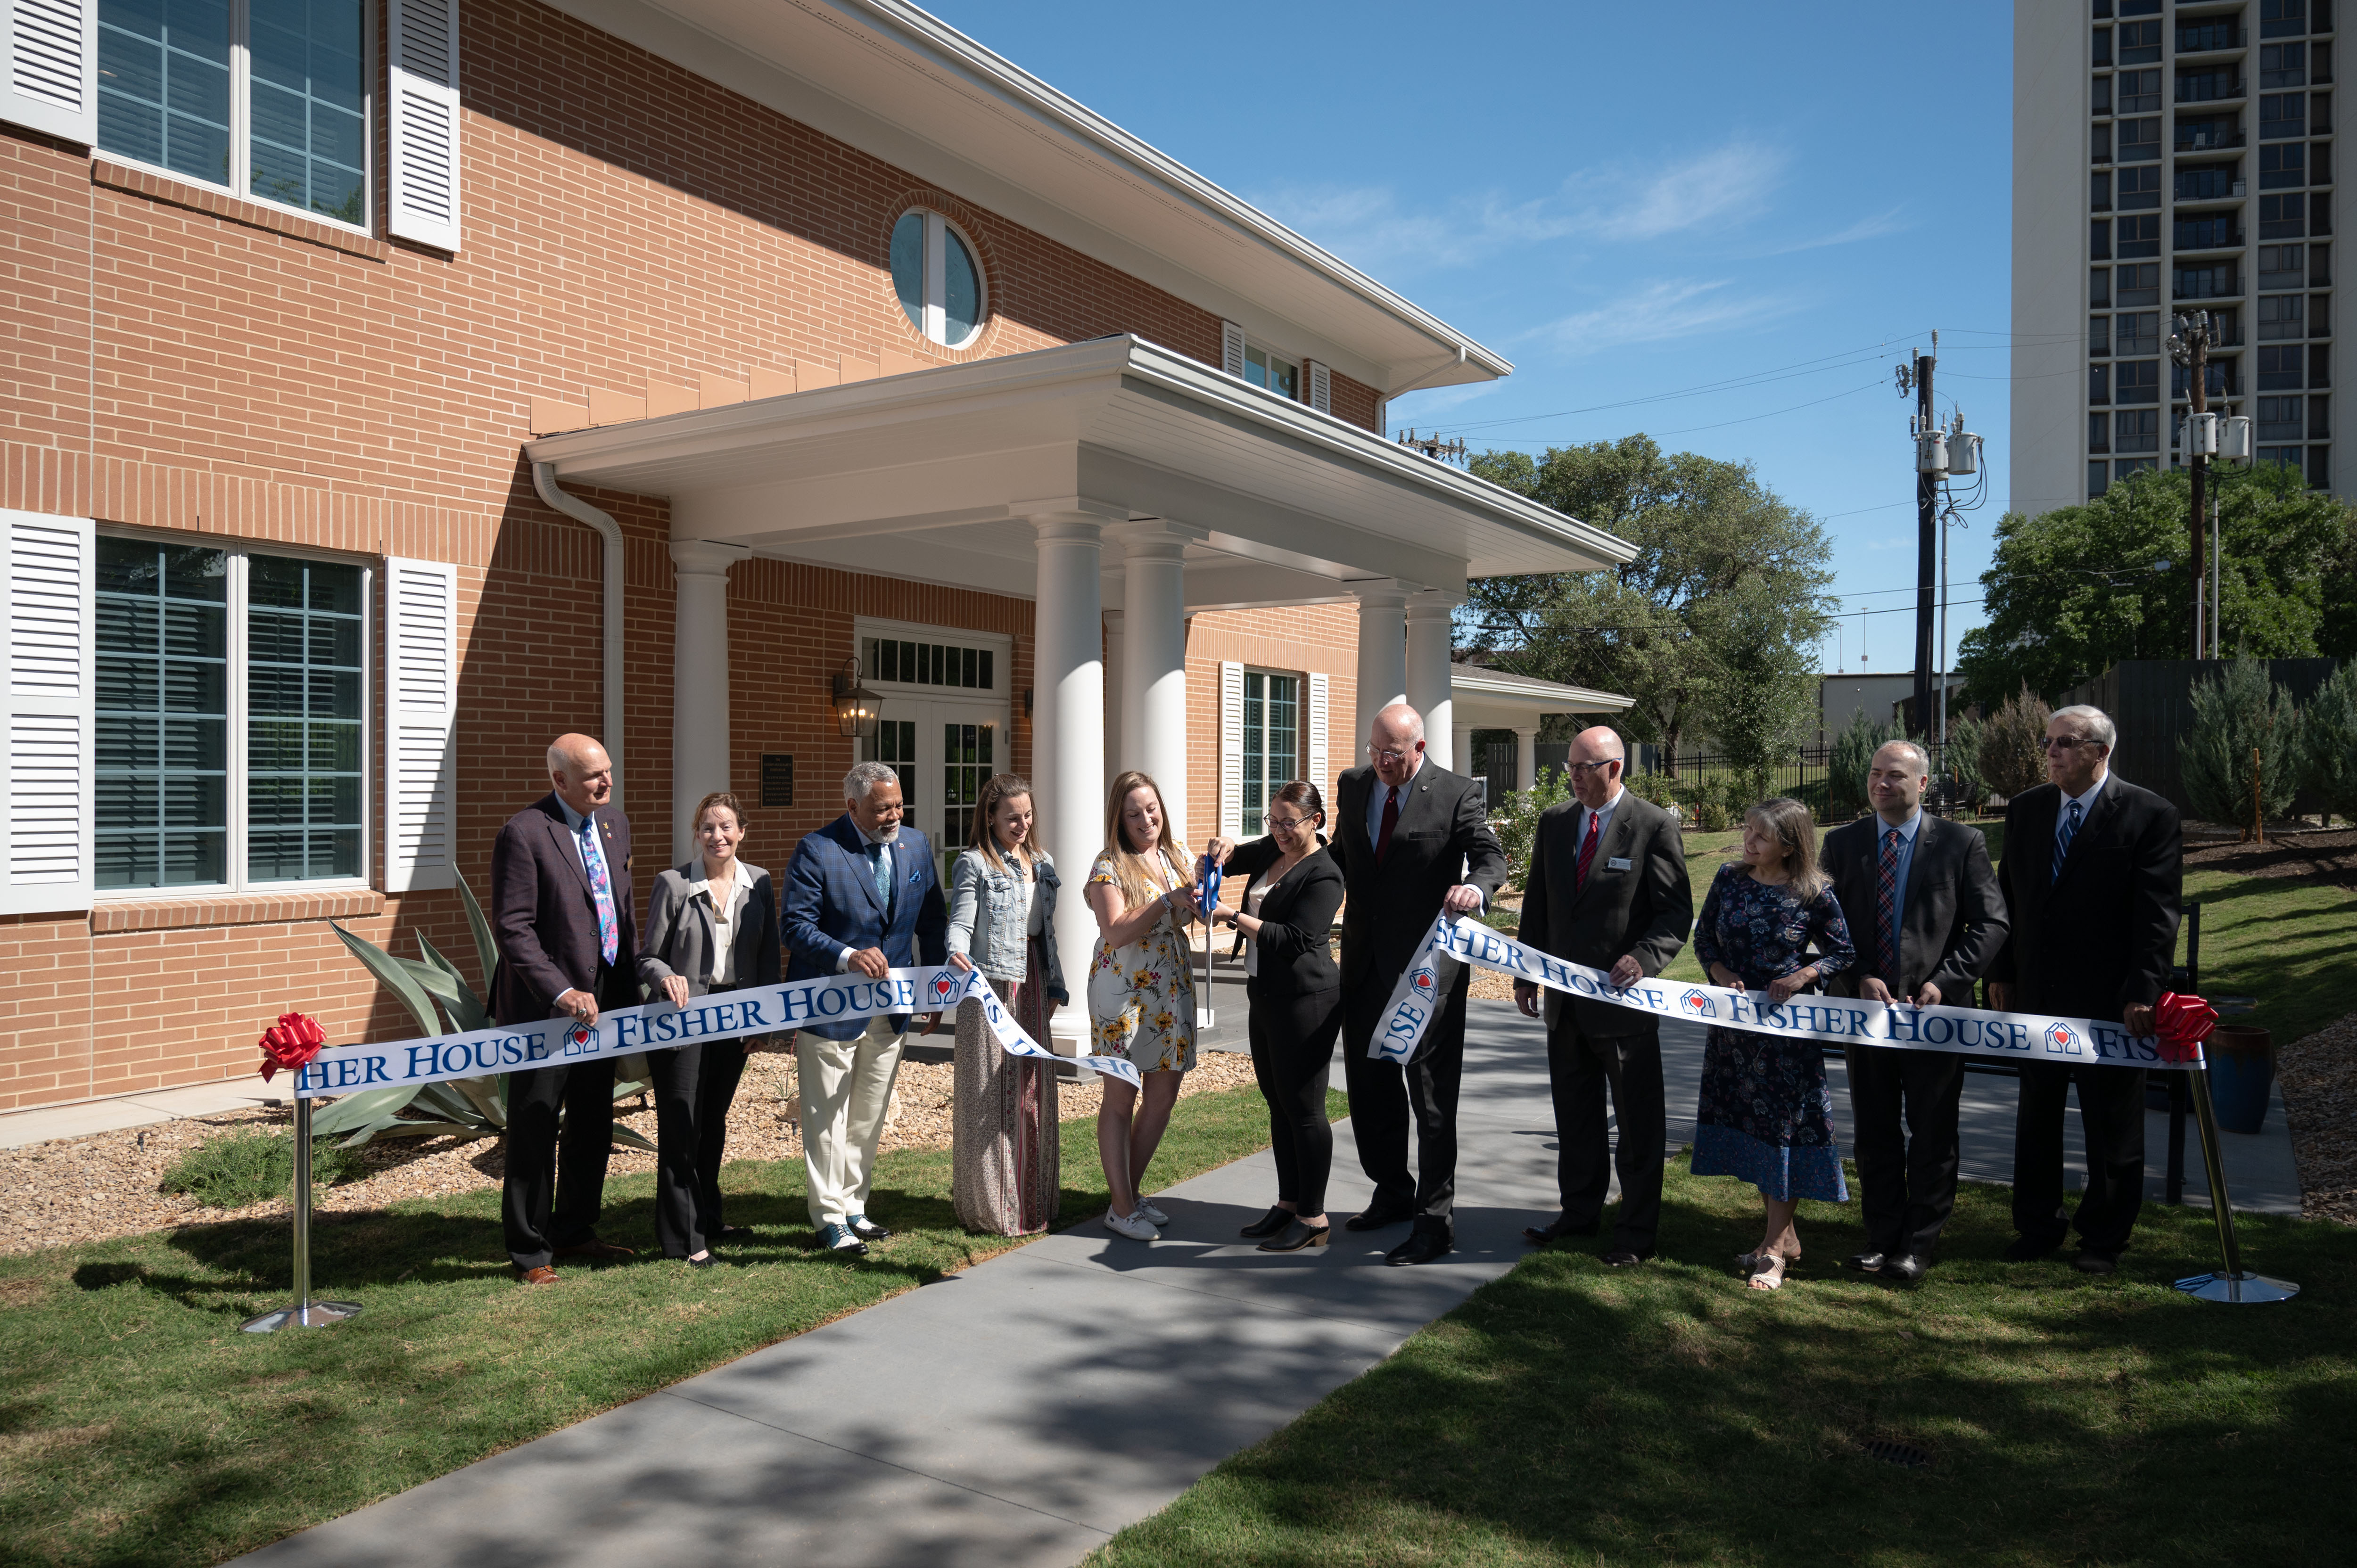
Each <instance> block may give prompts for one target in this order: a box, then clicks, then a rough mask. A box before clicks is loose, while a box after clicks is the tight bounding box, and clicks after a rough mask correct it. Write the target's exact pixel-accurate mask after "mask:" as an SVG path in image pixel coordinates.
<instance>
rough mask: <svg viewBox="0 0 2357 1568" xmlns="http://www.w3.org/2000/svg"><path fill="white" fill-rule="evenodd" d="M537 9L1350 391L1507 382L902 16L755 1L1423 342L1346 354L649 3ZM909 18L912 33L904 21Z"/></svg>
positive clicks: (1243, 270)
mask: <svg viewBox="0 0 2357 1568" xmlns="http://www.w3.org/2000/svg"><path fill="white" fill-rule="evenodd" d="M547 3H548V4H550V5H553V6H554V7H555V8H556V9H557V10H559V11H562V12H564V13H565V14H566V15H568V16H573V17H575V18H576V19H578V20H580V21H582V22H586V23H587V24H588V25H589V26H591V27H596V28H597V29H598V30H599V31H601V32H604V33H608V34H610V35H611V36H613V37H615V38H620V39H621V40H623V41H624V42H626V43H630V44H633V45H635V46H637V47H638V48H642V49H645V50H646V51H647V52H648V53H650V54H652V55H655V56H656V57H658V58H660V59H667V60H669V61H671V62H672V63H673V64H674V65H677V66H680V67H682V68H683V69H684V70H689V71H692V72H694V74H695V75H697V76H700V77H702V78H704V79H705V81H711V82H714V83H716V84H717V85H719V86H722V87H725V88H727V89H728V90H730V91H734V92H738V93H741V94H743V95H744V96H745V97H747V98H749V99H751V100H753V101H754V102H758V103H760V104H762V105H764V106H765V107H768V108H770V109H773V110H776V111H777V112H778V113H780V114H783V115H785V116H787V117H788V118H789V119H792V120H795V121H798V122H799V123H801V124H805V125H808V126H810V127H811V128H812V129H813V130H816V131H819V132H821V133H823V134H826V135H829V136H832V137H834V138H835V139H836V140H837V141H840V142H843V143H845V144H846V145H850V146H854V147H857V148H859V149H860V150H861V151H863V152H866V153H868V154H870V155H872V156H876V157H878V158H881V159H883V160H885V161H886V162H888V163H890V164H893V165H895V166H899V167H900V168H903V169H906V170H907V171H908V172H909V173H910V174H912V175H915V176H917V177H919V178H920V179H922V180H924V181H926V182H928V183H931V184H932V185H935V186H938V187H940V188H942V189H943V190H946V191H950V192H952V193H954V194H956V195H957V196H958V197H960V198H961V199H963V200H967V201H971V202H972V203H974V205H975V206H976V207H980V208H983V209H987V210H989V211H993V212H996V213H997V214H999V215H1000V216H1002V217H1005V218H1007V219H1009V220H1013V221H1015V222H1017V223H1020V224H1022V225H1024V226H1025V227H1027V228H1029V229H1032V230H1034V231H1038V232H1039V233H1041V234H1043V235H1045V236H1047V237H1048V238H1049V239H1051V240H1054V241H1056V242H1059V243H1060V244H1065V245H1069V246H1071V248H1072V249H1073V250H1075V251H1078V252H1081V253H1082V254H1083V255H1087V256H1090V257H1092V258H1094V259H1096V260H1098V261H1100V262H1103V263H1105V264H1106V265H1108V266H1111V267H1114V268H1115V269H1116V270H1118V271H1121V272H1124V273H1126V274H1129V275H1131V276H1133V277H1135V278H1137V279H1139V280H1140V281H1142V282H1145V283H1148V284H1151V285H1154V286H1156V287H1157V288H1160V289H1162V290H1164V291H1165V292H1166V293H1168V294H1171V295H1176V296H1177V297H1179V298H1180V299H1183V300H1185V301H1187V302H1188V303H1189V304H1192V305H1194V306H1197V307H1198V308H1200V309H1202V310H1204V311H1207V312H1209V313H1211V314H1212V315H1215V316H1219V317H1223V318H1225V319H1227V320H1231V321H1233V322H1236V323H1237V324H1238V325H1240V326H1242V327H1243V328H1244V329H1245V331H1246V332H1247V333H1249V334H1251V335H1252V336H1253V337H1254V338H1257V339H1260V340H1263V341H1265V342H1268V343H1270V344H1271V345H1273V346H1275V347H1277V348H1278V349H1282V350H1285V351H1287V352H1290V353H1294V354H1297V355H1300V356H1303V357H1307V358H1311V359H1318V360H1324V361H1326V362H1327V363H1329V365H1331V366H1332V367H1333V368H1334V369H1336V370H1338V371H1341V372H1342V373H1343V374H1345V375H1347V376H1350V377H1351V379H1353V380H1354V381H1362V382H1365V383H1366V384H1368V385H1370V386H1372V387H1373V388H1374V389H1375V391H1376V392H1377V393H1378V395H1380V396H1390V395H1394V392H1393V389H1394V385H1395V384H1396V383H1400V382H1403V381H1415V380H1416V379H1417V377H1418V375H1419V374H1420V373H1422V372H1419V371H1417V370H1415V367H1418V366H1423V365H1429V364H1431V363H1433V362H1434V356H1433V354H1432V350H1433V349H1436V348H1437V349H1440V350H1442V351H1443V360H1442V362H1444V363H1447V362H1452V361H1456V362H1459V368H1458V370H1456V371H1454V372H1453V373H1450V372H1444V373H1442V374H1441V375H1439V376H1437V378H1434V379H1431V380H1428V381H1424V382H1422V383H1421V384H1425V385H1430V386H1440V385H1447V384H1452V383H1454V382H1457V381H1488V380H1495V379H1498V378H1501V377H1504V376H1507V375H1511V374H1512V373H1513V364H1512V361H1510V360H1506V359H1504V358H1503V357H1502V356H1501V355H1499V354H1497V353H1495V352H1493V351H1492V350H1491V349H1487V348H1485V347H1483V346H1481V345H1480V344H1478V343H1476V342H1474V341H1473V340H1472V339H1470V338H1468V337H1466V336H1465V335H1464V334H1463V333H1460V332H1457V331H1455V330H1454V329H1452V328H1449V327H1448V325H1447V324H1446V323H1444V322H1442V321H1440V320H1439V319H1438V318H1437V317H1434V316H1432V315H1431V314H1430V313H1429V312H1427V311H1425V310H1423V309H1420V308H1419V307H1417V306H1414V305H1412V304H1410V303H1409V302H1408V301H1406V300H1405V299H1404V298H1402V297H1401V296H1400V295H1396V294H1394V292H1393V291H1391V290H1390V289H1387V288H1385V287H1383V285H1381V284H1378V283H1376V282H1374V280H1372V278H1369V277H1367V276H1366V275H1365V274H1362V273H1360V272H1359V271H1358V270H1357V269H1356V268H1353V267H1351V266H1350V265H1349V264H1348V263H1344V262H1342V261H1341V260H1340V259H1339V258H1337V257H1335V256H1333V255H1331V254H1330V253H1329V252H1326V251H1324V250H1322V249H1320V248H1319V247H1318V246H1317V245H1315V244H1312V243H1311V242H1309V241H1308V240H1306V239H1304V238H1302V237H1301V236H1300V235H1298V234H1296V233H1294V232H1293V231H1291V230H1289V229H1286V227H1285V226H1284V225H1282V224H1280V223H1278V222H1277V221H1276V220H1275V219H1273V218H1270V217H1269V216H1268V215H1267V214H1265V213H1263V212H1261V211H1259V210H1258V209H1255V208H1253V207H1251V206H1250V205H1249V204H1247V203H1244V202H1243V201H1241V200H1239V199H1236V198H1235V197H1233V196H1232V195H1230V194H1228V193H1227V192H1226V191H1224V190H1222V189H1221V188H1219V187H1218V186H1216V185H1213V184H1212V183H1211V182H1210V181H1209V180H1206V179H1204V178H1202V177H1200V176H1199V175H1196V174H1194V173H1193V171H1191V170H1189V169H1187V168H1186V167H1185V166H1183V165H1180V164H1179V163H1177V162H1176V161H1175V160H1172V159H1170V158H1168V157H1167V156H1164V155H1162V154H1161V153H1158V152H1157V151H1155V149H1153V148H1152V147H1150V146H1148V145H1146V144H1145V143H1143V142H1140V141H1138V140H1137V139H1136V138H1135V137H1133V136H1130V135H1129V134H1127V133H1126V132H1123V131H1121V130H1120V129H1119V128H1118V127H1117V126H1114V125H1113V124H1111V123H1110V122H1108V121H1105V120H1103V118H1102V117H1101V116H1098V115H1095V114H1093V113H1091V112H1090V111H1088V110H1087V109H1085V108H1083V107H1082V106H1081V105H1080V104H1078V103H1076V102H1073V101H1072V100H1071V99H1069V98H1067V97H1065V96H1064V95H1063V94H1061V93H1059V92H1057V91H1055V90H1054V89H1053V88H1050V87H1049V86H1048V85H1047V84H1046V83H1044V82H1041V81H1039V80H1038V79H1037V78H1035V77H1032V76H1030V75H1029V74H1028V73H1027V72H1025V71H1023V70H1020V68H1018V67H1017V66H1015V65H1013V64H1012V63H1011V62H1009V61H1006V60H1005V59H1001V58H1000V57H999V56H997V55H995V54H993V53H991V51H989V50H988V49H985V48H983V47H982V46H981V45H980V44H977V43H975V42H974V40H972V39H970V38H965V37H964V35H963V34H960V33H958V32H956V31H955V30H954V29H952V28H950V27H946V26H945V25H944V24H942V23H941V22H939V21H938V20H936V19H934V18H932V17H931V16H926V15H925V13H923V12H921V11H918V10H916V9H915V8H914V7H913V6H905V5H883V4H878V3H877V0H809V3H808V4H796V0H768V3H770V4H794V5H796V8H797V9H800V10H802V11H804V12H806V13H807V12H810V11H813V10H814V9H819V8H823V9H825V10H829V11H833V12H834V13H836V14H837V16H838V17H839V18H840V20H839V21H838V22H837V23H836V25H837V26H842V27H850V28H856V29H857V30H860V31H862V32H865V33H867V34H869V35H871V36H876V35H882V36H886V37H888V38H891V39H892V40H893V41H894V42H895V43H896V44H897V45H898V46H899V48H901V49H902V50H903V51H905V52H907V53H908V54H909V55H910V56H911V57H912V59H911V60H910V64H911V66H912V67H914V68H917V69H918V70H920V73H921V74H924V75H932V74H936V73H938V72H941V71H950V72H953V73H954V74H956V75H957V76H959V77H961V78H962V79H963V81H965V82H966V84H967V85H968V86H969V88H970V89H971V90H972V91H977V92H985V93H988V94H989V95H990V96H992V97H994V98H996V99H997V100H999V101H1000V102H1002V103H1004V104H1006V106H1007V107H1009V108H1010V109H1011V110H1013V111H1015V112H1016V113H1021V114H1024V115H1025V116H1026V117H1028V119H1030V120H1031V121H1033V122H1034V123H1035V124H1039V125H1040V126H1041V127H1042V128H1043V129H1045V130H1047V131H1048V132H1049V134H1051V135H1053V136H1055V137H1056V138H1058V139H1059V140H1060V142H1061V143H1062V144H1063V145H1067V146H1077V147H1079V148H1080V149H1082V152H1083V153H1084V154H1086V155H1087V156H1094V157H1096V158H1097V159H1098V160H1100V161H1101V162H1103V164H1105V165H1107V166H1112V167H1114V168H1116V169H1117V170H1118V171H1119V172H1120V173H1121V175H1122V177H1124V178H1125V181H1126V183H1129V184H1131V185H1133V186H1135V187H1142V188H1152V189H1154V190H1156V191H1157V193H1158V194H1159V196H1160V198H1161V201H1162V204H1163V205H1164V206H1165V207H1167V208H1168V209H1169V210H1170V211H1171V213H1172V216H1173V219H1174V220H1178V221H1192V222H1198V223H1203V224H1208V225H1211V226H1213V227H1214V228H1216V229H1218V230H1219V231H1221V232H1222V233H1223V234H1225V235H1227V236H1228V237H1229V239H1230V242H1231V243H1232V244H1233V245H1235V246H1236V247H1237V248H1238V251H1239V255H1240V258H1241V257H1242V256H1243V253H1244V252H1245V250H1246V249H1247V248H1252V249H1257V250H1258V251H1259V252H1261V254H1262V255H1263V256H1264V257H1265V262H1264V263H1263V265H1264V267H1277V268H1286V269H1299V270H1303V271H1307V272H1308V273H1310V274H1313V275H1314V276H1316V277H1317V278H1318V280H1319V281H1320V282H1322V283H1323V284H1324V285H1326V286H1328V287H1329V288H1333V289H1337V290H1339V291H1340V292H1341V293H1343V294H1345V295H1349V296H1351V299H1352V300H1353V301H1355V302H1356V303H1357V304H1358V305H1359V306H1361V307H1362V308H1369V309H1372V310H1375V311H1377V312H1380V313H1381V314H1382V315H1383V317H1387V318H1389V319H1390V320H1392V321H1394V322H1395V323H1396V324H1398V326H1399V327H1401V328H1405V329H1406V331H1407V332H1409V333H1411V334H1413V335H1414V338H1415V339H1418V340H1420V341H1421V345H1422V346H1421V347H1420V348H1418V349H1416V350H1415V351H1414V352H1412V353H1408V354H1405V355H1395V356H1391V357H1383V356H1381V355H1378V354H1374V353H1372V352H1370V351H1369V349H1368V348H1367V346H1366V345H1363V344H1361V345H1356V346H1354V345H1352V344H1351V343H1349V342H1347V341H1346V340H1344V339H1342V338H1337V337H1335V336H1334V335H1333V334H1332V333H1331V332H1328V331H1321V330H1319V329H1318V328H1313V327H1311V326H1309V325H1308V324H1306V323H1304V322H1302V321H1299V320H1297V319H1296V318H1294V317H1290V316H1287V315H1286V314H1285V313H1283V312H1282V311H1281V310H1278V309H1275V308H1273V307H1272V306H1270V305H1269V304H1268V303H1267V302H1266V301H1265V299H1263V298H1261V297H1258V296H1257V295H1255V294H1254V292H1252V290H1251V288H1250V285H1249V281H1248V274H1250V273H1251V272H1252V270H1253V268H1252V267H1251V265H1250V263H1245V264H1243V265H1240V266H1239V268H1238V269H1237V270H1238V272H1239V273H1240V274H1247V276H1246V277H1244V278H1238V279H1222V278H1219V277H1213V276H1210V275H1207V274H1204V273H1202V272H1200V271H1198V270H1195V269H1192V268H1189V267H1188V266H1186V265H1184V264H1182V263H1179V262H1178V261H1176V260H1174V259H1173V258H1172V257H1170V256H1168V255H1167V254H1165V253H1163V252H1160V251H1157V250H1156V249H1154V248H1153V247H1151V246H1149V245H1146V244H1141V243H1139V242H1137V241H1136V240H1135V239H1133V238H1131V237H1130V236H1129V235H1127V234H1125V233H1124V232H1121V231H1118V230H1115V229H1110V228H1107V227H1105V226H1103V224H1101V223H1100V222H1098V221H1095V220H1092V218H1091V216H1090V215H1089V214H1088V213H1087V212H1086V211H1085V210H1083V209H1078V208H1075V207H1072V206H1070V205H1066V204H1064V203H1062V202H1060V201H1059V200H1058V199H1056V198H1055V197H1054V196H1053V195H1051V194H1049V193H1046V192H1043V191H1041V190H1039V189H1036V188H1033V187H1032V186H1029V185H1025V184H1021V183H1018V182H1017V181H1015V180H1013V179H1010V178H1008V177H1006V176H1005V175H1003V174H1001V173H999V172H996V171H995V170H993V169H991V168H988V167H986V166H984V165H982V164H979V163H976V162H974V161H972V160H971V159H970V158H968V157H967V156H964V155H963V154H962V153H960V152H959V151H957V150H955V149H952V148H950V147H946V146H943V145H941V144H939V143H937V142H934V141H931V140H929V139H927V138H925V137H923V136H921V135H920V134H916V133H915V132H912V131H910V130H909V129H908V128H907V127H905V126H902V125H899V124H894V123H893V122H892V121H891V120H890V119H889V118H888V116H886V115H884V114H881V113H877V111H876V110H875V109H873V108H871V107H868V106H866V105H863V104H859V103H855V102H851V101H849V100H848V99H845V98H844V97H842V96H840V95H839V94H838V93H836V92H834V91H829V90H828V88H827V87H826V86H824V85H822V84H821V83H819V82H817V81H813V80H811V79H810V78H808V77H804V76H802V75H799V74H797V73H796V72H794V71H793V70H791V69H789V68H788V67H787V66H786V65H785V64H783V63H782V62H780V61H776V60H773V59H769V58H766V57H764V56H761V55H758V54H755V53H754V52H752V51H751V50H750V49H748V48H746V47H745V46H744V45H742V44H740V43H738V42H737V41H736V40H733V39H731V38H727V37H726V35H725V34H724V33H722V32H719V31H716V30H715V29H714V28H712V27H709V26H707V25H705V23H703V22H701V21H698V20H694V19H691V18H690V17H687V16H682V15H680V14H679V13H677V12H675V11H673V10H672V9H669V8H667V7H665V6H662V5H658V4H656V3H654V0H547ZM912 18H913V19H918V20H919V21H920V24H921V25H910V26H904V25H903V23H904V21H906V20H908V19H912ZM936 39H939V40H942V41H935V40H936ZM928 68H930V69H928ZM1005 82H1015V83H1018V84H1028V90H1017V89H1014V88H1009V87H1006V86H1003V85H1001V84H1002V83H1005ZM1056 106H1060V108H1061V113H1058V112H1056Z"/></svg>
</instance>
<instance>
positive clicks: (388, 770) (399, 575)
mask: <svg viewBox="0 0 2357 1568" xmlns="http://www.w3.org/2000/svg"><path fill="white" fill-rule="evenodd" d="M384 604H385V625H384V650H385V658H384V684H385V702H384V713H385V725H384V890H385V891H386V892H388V893H408V892H414V891H415V890H417V889H420V888H426V887H449V886H456V884H457V830H458V821H457V819H458V748H457V712H458V568H457V567H456V566H453V565H450V564H447V562H442V561H404V560H399V559H393V560H389V561H387V562H386V563H385V574H384Z"/></svg>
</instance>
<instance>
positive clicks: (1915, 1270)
mask: <svg viewBox="0 0 2357 1568" xmlns="http://www.w3.org/2000/svg"><path fill="white" fill-rule="evenodd" d="M1931 1266H1932V1260H1931V1259H1929V1258H1921V1257H1917V1256H1916V1255H1915V1254H1914V1253H1912V1252H1893V1253H1891V1254H1890V1256H1889V1258H1887V1259H1885V1260H1884V1262H1883V1264H1882V1267H1881V1268H1880V1269H1879V1270H1878V1271H1877V1272H1878V1273H1880V1274H1881V1275H1882V1277H1883V1278H1884V1279H1886V1280H1897V1281H1898V1282H1899V1283H1900V1284H1903V1285H1911V1284H1920V1283H1922V1280H1923V1271H1924V1270H1925V1269H1928V1268H1930V1267H1931Z"/></svg>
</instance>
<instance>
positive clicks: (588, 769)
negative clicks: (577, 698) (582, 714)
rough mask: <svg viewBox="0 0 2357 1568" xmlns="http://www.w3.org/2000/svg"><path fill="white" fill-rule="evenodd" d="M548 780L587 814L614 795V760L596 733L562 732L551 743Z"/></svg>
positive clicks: (562, 796) (568, 802) (559, 795)
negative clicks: (596, 736)
mask: <svg viewBox="0 0 2357 1568" xmlns="http://www.w3.org/2000/svg"><path fill="white" fill-rule="evenodd" d="M548 779H549V782H550V783H551V784H552V785H554V787H555V789H556V798H557V799H558V800H562V801H564V802H565V804H566V805H568V806H570V807H572V808H573V809H574V810H575V811H578V812H580V813H581V814H582V815H583V816H585V817H586V816H587V815H588V814H589V813H590V812H592V811H596V810H597V808H598V807H600V806H602V805H605V804H606V803H607V802H608V801H609V800H612V799H613V798H614V759H613V758H612V757H608V756H607V755H606V748H605V747H604V746H600V745H598V744H597V740H596V739H595V738H594V737H593V736H586V735H561V736H557V737H556V738H555V739H554V740H552V741H550V742H549V743H548Z"/></svg>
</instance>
